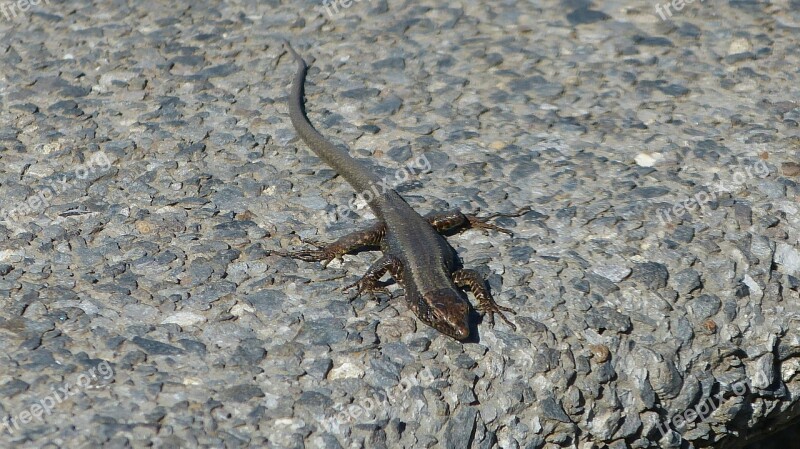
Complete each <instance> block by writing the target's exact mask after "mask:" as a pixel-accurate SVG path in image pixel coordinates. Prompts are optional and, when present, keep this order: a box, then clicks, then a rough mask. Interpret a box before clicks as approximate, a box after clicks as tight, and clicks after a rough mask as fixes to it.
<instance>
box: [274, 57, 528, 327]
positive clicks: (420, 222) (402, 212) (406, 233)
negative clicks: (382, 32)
mask: <svg viewBox="0 0 800 449" xmlns="http://www.w3.org/2000/svg"><path fill="white" fill-rule="evenodd" d="M284 45H285V47H286V48H287V49H288V51H289V53H290V54H291V56H292V57H293V58H294V60H295V61H296V63H297V71H296V72H295V75H294V80H293V82H292V86H291V92H290V94H289V97H288V109H289V117H290V119H291V122H292V126H293V127H294V129H295V131H296V132H297V134H298V136H299V137H300V139H301V140H302V141H303V142H305V144H306V145H307V146H308V147H309V148H310V149H311V150H312V151H313V152H314V153H315V154H316V155H317V156H318V157H319V158H320V159H322V160H323V161H324V162H325V163H326V164H327V165H329V166H330V167H332V168H333V169H334V170H335V171H336V172H337V173H338V174H339V175H340V176H342V177H343V178H344V179H345V181H347V182H348V183H349V184H350V185H351V186H352V187H353V188H354V189H355V190H356V192H364V191H368V190H370V189H371V187H373V186H375V185H378V184H379V183H380V182H381V180H380V179H379V178H378V177H377V176H376V175H375V174H374V173H372V172H371V171H370V170H368V169H367V168H366V167H365V166H364V165H363V164H362V163H361V162H360V161H358V160H357V159H354V158H353V157H351V156H350V155H349V154H348V152H347V151H346V150H344V149H342V148H339V147H337V146H335V145H333V144H332V143H331V142H330V141H329V140H328V139H326V138H325V137H324V136H323V135H322V134H320V133H319V131H317V130H316V129H315V128H314V126H313V125H312V124H311V122H310V121H309V119H308V117H307V116H306V113H305V100H304V84H305V78H306V73H307V70H308V66H307V65H306V62H305V61H304V60H303V58H302V57H301V56H300V55H299V54H298V53H297V52H296V51H295V50H294V48H292V46H291V45H290V44H289V43H288V42H285V43H284ZM284 54H285V53H284ZM368 205H369V207H370V208H371V209H372V211H373V213H374V214H375V216H376V217H377V218H378V222H377V223H375V224H374V225H372V226H370V227H369V228H366V229H364V230H360V231H356V232H353V233H351V234H347V235H345V236H343V237H341V238H339V239H338V240H336V241H334V242H333V243H330V244H327V245H325V244H315V246H316V249H304V250H300V251H293V252H278V254H280V255H282V256H288V257H292V258H296V259H300V260H303V261H306V262H322V264H323V267H324V266H327V265H328V263H330V262H331V261H332V260H334V259H340V258H341V257H342V256H343V255H345V254H348V253H351V252H355V251H358V250H361V249H364V248H368V247H379V248H380V249H381V251H382V252H383V256H382V257H380V258H379V259H378V260H377V261H376V262H374V263H373V264H372V265H371V266H370V268H369V269H368V270H367V272H366V274H364V275H363V276H362V277H361V278H359V279H358V280H357V281H356V282H354V283H352V284H350V285H347V286H346V287H344V288H343V290H345V291H346V290H349V289H351V288H353V287H355V288H356V294H355V296H354V298H355V297H357V296H358V295H361V294H363V293H372V294H375V293H387V292H388V291H387V289H386V287H385V286H384V285H383V283H381V281H380V279H381V278H382V277H383V276H384V275H385V274H386V273H387V272H388V273H389V274H390V275H391V276H392V278H394V280H395V281H396V282H397V284H399V285H400V286H401V287H402V288H403V290H404V292H405V299H406V303H407V304H408V306H409V308H410V309H411V310H412V311H413V312H414V314H415V315H416V316H417V317H418V318H419V319H420V320H421V321H422V322H423V323H425V324H427V325H428V326H431V327H432V328H434V329H436V330H437V331H439V332H441V333H443V334H445V335H447V336H450V337H452V338H454V339H456V340H462V341H463V340H466V339H467V338H468V337H469V336H470V325H469V316H470V302H469V301H468V300H467V299H466V298H465V296H464V295H463V293H462V291H461V290H460V289H459V288H466V289H469V290H470V291H471V292H472V294H473V295H474V296H475V298H476V300H477V302H478V305H477V307H476V308H475V309H476V310H477V311H478V312H480V313H482V314H488V315H489V317H490V318H491V319H492V321H494V315H495V314H497V315H499V316H500V318H502V319H503V321H505V322H506V323H507V324H508V325H509V327H510V328H511V329H513V330H514V331H516V326H515V325H514V324H513V323H512V322H511V321H509V320H508V318H507V317H506V316H505V314H504V313H503V312H509V313H512V314H513V313H515V311H514V310H513V309H511V308H509V307H503V306H500V305H498V304H497V303H496V302H495V300H494V298H493V297H492V295H491V293H490V291H489V290H488V288H487V287H486V284H485V281H484V279H483V277H482V276H481V275H480V274H479V273H478V272H477V271H475V270H471V269H465V268H461V265H460V259H459V258H458V256H457V254H456V252H455V250H454V249H453V248H452V247H451V246H450V244H449V243H448V242H447V240H446V239H445V238H444V237H443V236H442V235H441V234H440V233H442V232H448V231H451V230H456V229H458V228H469V227H471V228H476V229H483V230H487V231H488V230H495V231H498V232H503V233H506V234H509V235H511V231H509V230H507V229H504V228H501V227H498V226H496V225H494V224H490V223H488V220H490V219H493V218H496V217H501V216H503V217H506V216H509V217H518V216H521V215H523V214H524V213H526V212H528V211H530V208H528V207H525V208H522V209H520V210H519V211H517V212H516V213H514V214H492V215H490V216H488V217H482V218H479V217H477V216H475V215H471V214H464V213H461V212H460V211H459V210H451V211H445V212H432V213H429V214H427V215H425V216H424V217H423V216H421V215H420V214H418V213H417V212H416V211H415V210H414V209H413V208H412V207H411V206H410V205H409V204H408V203H406V201H405V200H404V199H403V198H402V197H401V196H400V195H399V194H398V193H397V192H396V191H395V190H393V189H387V190H386V191H385V192H383V193H381V194H379V195H375V196H374V197H373V199H372V200H371V201H369V202H368Z"/></svg>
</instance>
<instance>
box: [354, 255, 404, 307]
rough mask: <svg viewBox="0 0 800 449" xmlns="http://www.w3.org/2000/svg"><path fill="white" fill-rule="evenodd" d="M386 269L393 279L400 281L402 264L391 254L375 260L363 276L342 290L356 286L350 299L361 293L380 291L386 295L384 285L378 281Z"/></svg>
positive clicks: (386, 291) (387, 292)
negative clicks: (354, 292)
mask: <svg viewBox="0 0 800 449" xmlns="http://www.w3.org/2000/svg"><path fill="white" fill-rule="evenodd" d="M387 271H388V272H389V273H390V274H391V275H392V277H393V278H395V280H397V281H398V282H400V281H399V280H400V279H401V277H402V275H401V271H402V265H401V263H400V259H398V258H397V257H395V256H391V255H386V256H383V257H381V258H380V259H378V260H377V261H375V263H373V264H372V266H371V267H369V270H367V272H366V273H365V274H364V276H361V278H360V279H359V280H357V281H355V282H353V283H352V284H350V285H348V286H347V287H344V288H343V289H342V290H349V289H351V288H353V287H356V289H357V290H356V294H355V296H353V298H351V299H354V298H357V297H358V296H359V295H361V294H362V293H375V292H380V293H386V294H387V295H388V294H389V291H388V290H387V289H386V287H384V286H383V285H381V282H380V280H381V277H383V275H384V274H386V272H387Z"/></svg>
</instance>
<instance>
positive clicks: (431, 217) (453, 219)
mask: <svg viewBox="0 0 800 449" xmlns="http://www.w3.org/2000/svg"><path fill="white" fill-rule="evenodd" d="M530 211H531V208H530V207H527V206H526V207H523V208H521V209H519V210H518V211H516V212H514V213H513V214H492V215H489V216H488V217H477V216H475V215H472V214H464V213H461V211H459V210H458V209H455V210H449V211H446V212H432V213H430V214H428V215H426V216H425V219H426V220H428V223H430V224H431V226H433V228H434V229H436V232H446V231H449V230H451V229H455V228H458V227H464V228H475V229H486V230H489V229H491V230H494V231H498V232H503V233H506V234H508V235H511V231H509V230H508V229H505V228H501V227H500V226H496V225H493V224H491V223H487V222H488V221H489V220H491V219H493V218H497V217H519V216H521V215H524V214H526V213H528V212H530Z"/></svg>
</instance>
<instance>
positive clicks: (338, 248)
mask: <svg viewBox="0 0 800 449" xmlns="http://www.w3.org/2000/svg"><path fill="white" fill-rule="evenodd" d="M385 233H386V226H385V225H384V224H383V222H378V223H376V224H374V225H373V226H371V227H369V228H367V229H364V230H361V231H356V232H353V233H350V234H347V235H345V236H342V237H341V238H339V240H336V241H335V242H333V243H329V244H327V245H326V244H320V243H314V242H308V243H311V244H312V245H314V246H316V247H317V249H303V250H299V251H289V252H286V251H273V252H274V253H275V254H280V255H281V256H286V257H293V258H295V259H300V260H304V261H306V262H322V266H327V265H328V264H329V263H330V262H331V261H332V260H334V259H340V258H341V257H342V256H343V255H345V254H347V253H351V252H353V251H356V250H359V249H362V248H366V247H370V246H378V245H380V244H381V240H383V236H384V234H385Z"/></svg>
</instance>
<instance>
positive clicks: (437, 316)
mask: <svg viewBox="0 0 800 449" xmlns="http://www.w3.org/2000/svg"><path fill="white" fill-rule="evenodd" d="M422 297H423V299H424V302H425V304H426V305H427V306H428V307H427V308H426V309H425V310H424V313H422V314H420V318H421V319H422V321H424V322H425V324H427V325H428V326H430V327H432V328H434V329H436V330H437V331H439V332H441V333H443V334H445V335H448V336H450V337H453V338H455V339H456V340H464V339H466V338H467V337H469V303H468V302H467V301H466V300H465V299H464V298H462V297H461V295H460V294H459V293H458V291H457V290H454V289H449V288H443V289H440V290H435V291H432V292H428V293H426V294H424V295H422Z"/></svg>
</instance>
